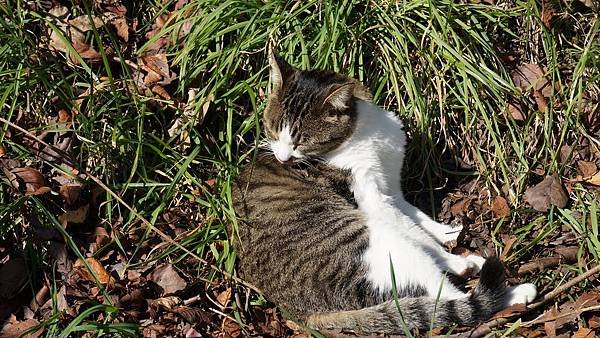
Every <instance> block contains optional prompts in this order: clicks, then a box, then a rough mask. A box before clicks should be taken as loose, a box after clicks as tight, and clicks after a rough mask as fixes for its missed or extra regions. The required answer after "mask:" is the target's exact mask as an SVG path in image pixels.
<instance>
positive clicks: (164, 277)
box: [148, 264, 187, 295]
mask: <svg viewBox="0 0 600 338" xmlns="http://www.w3.org/2000/svg"><path fill="white" fill-rule="evenodd" d="M148 280H151V281H153V282H155V283H156V284H158V285H159V286H160V287H161V288H162V289H163V294H164V295H169V294H172V293H175V292H177V291H179V290H183V289H185V287H186V286H187V283H186V282H185V280H184V279H183V278H181V277H180V276H179V274H178V273H177V271H175V269H174V268H173V265H171V264H162V265H159V266H158V267H157V268H156V269H154V271H152V273H150V275H148Z"/></svg>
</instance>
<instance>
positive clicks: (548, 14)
mask: <svg viewBox="0 0 600 338" xmlns="http://www.w3.org/2000/svg"><path fill="white" fill-rule="evenodd" d="M554 15H555V10H554V5H553V4H552V1H551V0H542V18H541V19H542V23H543V24H544V26H546V28H548V29H551V28H552V20H553V19H554Z"/></svg>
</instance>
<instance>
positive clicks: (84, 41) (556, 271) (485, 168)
mask: <svg viewBox="0 0 600 338" xmlns="http://www.w3.org/2000/svg"><path fill="white" fill-rule="evenodd" d="M599 10H600V8H599V5H598V3H597V2H595V1H593V0H592V1H591V0H542V1H541V2H540V1H534V0H530V1H516V0H514V1H513V0H464V1H459V0H456V1H450V0H411V1H399V2H393V1H367V0H355V1H329V0H323V1H283V0H275V1H261V0H220V1H216V0H195V1H188V0H179V1H177V2H175V1H168V0H167V1H159V0H143V1H120V0H95V1H91V0H88V1H72V2H69V1H60V0H52V1H15V0H8V1H4V2H2V3H0V13H2V15H1V18H2V19H1V20H0V25H2V29H0V80H1V81H0V107H1V108H0V112H1V114H0V167H1V168H2V173H0V177H2V181H1V183H0V321H2V323H1V325H0V327H2V331H1V333H0V336H1V337H16V336H19V335H21V334H24V333H25V334H26V335H27V336H30V337H40V336H46V337H56V336H58V337H71V336H86V337H92V336H100V335H113V336H148V337H167V336H174V337H175V336H177V337H178V336H187V337H194V336H214V337H217V336H218V337H240V336H247V335H255V336H276V337H279V336H303V335H304V336H306V335H307V333H305V331H303V328H302V327H300V326H298V325H296V324H294V323H293V322H290V321H286V320H285V319H284V318H285V316H284V314H282V312H281V311H280V310H278V309H277V308H276V307H275V306H274V305H273V304H271V303H269V302H268V301H267V300H265V299H264V298H263V297H262V296H261V295H260V294H259V293H258V292H257V291H256V290H255V289H254V288H253V286H252V285H250V284H249V283H247V282H245V281H244V280H243V276H239V275H238V273H237V272H236V269H235V262H236V258H235V252H234V251H233V250H232V248H231V246H230V240H231V238H230V236H229V234H228V232H227V230H226V229H227V226H228V225H233V226H235V224H236V218H235V213H234V210H233V209H232V207H231V196H230V190H229V187H230V183H231V181H232V180H233V179H234V178H235V175H236V173H237V171H238V170H239V168H240V167H241V166H243V165H244V164H246V163H248V161H250V160H251V158H252V157H253V155H254V153H255V151H256V148H257V147H256V146H257V145H258V142H259V141H260V136H259V134H260V116H261V113H262V111H263V109H264V106H265V95H266V94H265V93H266V92H267V85H268V74H267V73H268V68H267V61H266V60H267V58H266V56H267V49H266V46H267V45H272V46H275V47H276V48H277V49H278V50H279V52H280V54H281V55H282V56H283V57H285V58H286V59H287V60H288V61H289V62H291V63H292V64H294V65H296V66H298V67H300V68H303V69H308V68H325V69H331V70H335V71H340V72H343V73H345V74H348V75H350V76H352V77H355V78H357V79H358V80H360V81H362V82H363V83H364V84H365V85H366V86H368V87H369V88H370V89H371V91H372V92H373V94H374V100H375V102H376V103H377V104H379V105H382V106H384V107H385V108H386V109H388V110H391V111H394V112H396V113H397V114H398V115H399V116H400V118H401V119H402V120H403V121H404V124H405V129H406V132H407V134H408V136H409V140H410V142H409V146H408V149H407V154H406V157H407V162H406V165H405V168H404V174H403V175H404V180H403V183H404V189H405V191H406V195H407V196H408V198H409V199H410V200H411V201H412V202H414V203H415V204H416V205H418V206H419V207H421V208H422V209H423V210H424V211H425V212H427V213H429V214H431V215H434V216H435V217H436V218H437V219H439V220H440V221H443V222H445V223H450V224H456V225H459V224H461V225H463V226H464V227H465V231H464V232H463V234H462V235H461V237H460V238H459V240H458V241H457V243H454V244H453V245H451V246H450V247H449V250H453V251H454V252H455V253H463V254H468V253H469V252H477V253H479V254H484V255H492V254H496V255H498V256H499V257H500V258H501V259H502V260H503V261H504V263H505V265H506V267H507V274H508V276H509V278H508V282H509V283H511V284H515V283H519V282H532V283H535V284H536V285H537V286H538V290H539V293H540V296H539V298H538V299H537V300H536V302H535V303H534V306H532V307H529V308H525V307H514V308H511V309H509V310H507V311H503V312H501V313H500V314H498V315H497V316H496V318H495V319H494V320H492V321H491V322H489V323H487V324H484V325H482V326H480V327H477V328H467V327H454V328H445V329H437V328H434V329H433V330H431V332H430V334H431V335H449V336H455V335H468V334H470V335H471V336H472V337H475V336H482V335H485V334H488V335H491V336H501V335H505V336H525V337H540V336H564V337H568V336H577V337H594V336H595V334H596V333H595V332H597V331H598V329H599V328H600V294H599V293H598V292H597V291H596V289H597V288H598V286H599V285H600V282H599V280H598V268H595V267H597V264H598V253H600V242H599V240H598V208H599V206H598V204H600V203H599V202H600V198H599V196H600V193H599V191H600V171H599V168H600V141H599V140H600V108H599V107H600V70H599V69H600V67H599V66H600V21H599V19H598V13H599ZM474 283H476V279H474V280H471V281H468V284H469V285H473V284H474ZM473 330H475V331H473ZM488 332H489V333H488ZM312 334H314V335H318V334H319V333H317V332H312ZM327 334H340V333H331V332H329V333H327ZM346 334H349V333H346ZM406 334H407V335H414V336H419V335H423V334H425V333H424V332H412V333H411V332H407V333H406Z"/></svg>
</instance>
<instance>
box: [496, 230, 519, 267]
mask: <svg viewBox="0 0 600 338" xmlns="http://www.w3.org/2000/svg"><path fill="white" fill-rule="evenodd" d="M516 241H517V236H514V235H503V236H502V242H503V243H504V248H503V249H502V253H501V254H500V260H501V261H505V260H506V257H508V253H509V252H510V249H512V247H513V245H514V244H515V242H516Z"/></svg>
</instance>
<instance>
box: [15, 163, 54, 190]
mask: <svg viewBox="0 0 600 338" xmlns="http://www.w3.org/2000/svg"><path fill="white" fill-rule="evenodd" d="M11 173H12V174H14V175H16V176H17V177H18V178H19V179H21V180H22V181H23V183H25V194H26V195H41V194H44V193H47V192H49V191H50V188H48V187H47V186H46V180H45V179H44V176H42V174H41V173H40V172H39V171H38V170H36V169H33V168H30V167H25V168H15V169H13V170H11ZM13 185H14V184H13Z"/></svg>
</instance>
